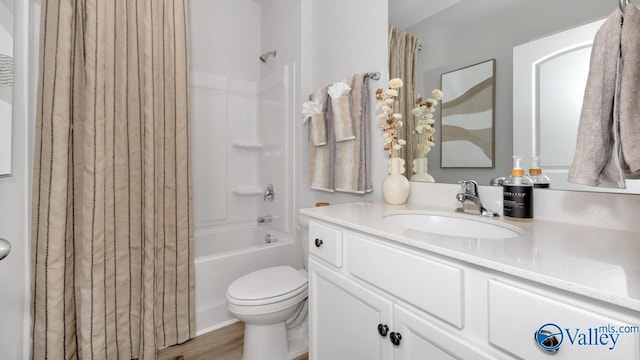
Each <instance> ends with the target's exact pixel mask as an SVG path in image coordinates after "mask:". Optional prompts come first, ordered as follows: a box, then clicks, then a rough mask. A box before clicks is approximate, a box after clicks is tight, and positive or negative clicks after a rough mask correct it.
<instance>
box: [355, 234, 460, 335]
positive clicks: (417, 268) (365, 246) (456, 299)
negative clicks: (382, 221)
mask: <svg viewBox="0 0 640 360" xmlns="http://www.w3.org/2000/svg"><path fill="white" fill-rule="evenodd" d="M347 246H348V253H347V254H348V255H347V258H348V260H347V264H348V269H349V272H350V273H351V274H353V275H354V276H357V277H358V278H360V279H362V280H364V281H366V282H369V283H371V284H373V285H375V286H377V287H379V288H381V289H383V290H384V291H387V292H389V293H390V294H393V295H394V296H396V297H398V298H400V299H402V300H404V301H406V302H408V303H410V304H412V305H414V306H416V307H418V308H419V309H422V310H424V311H426V312H428V313H430V314H432V315H434V316H436V317H439V318H440V319H442V320H445V321H447V322H449V323H451V324H453V325H455V326H457V327H458V328H462V327H463V325H464V319H463V292H462V289H463V270H462V269H461V268H458V267H456V266H452V265H449V264H446V263H444V262H439V261H435V260H432V259H430V258H427V257H425V256H424V255H421V254H419V253H416V252H411V251H407V250H403V249H399V248H396V247H392V246H388V245H386V244H383V243H381V242H378V241H374V240H370V239H367V238H364V237H360V236H357V235H349V238H348V239H347Z"/></svg>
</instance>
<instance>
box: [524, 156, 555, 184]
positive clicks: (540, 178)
mask: <svg viewBox="0 0 640 360" xmlns="http://www.w3.org/2000/svg"><path fill="white" fill-rule="evenodd" d="M529 178H531V181H533V187H534V188H542V189H548V188H549V185H550V184H551V180H550V179H549V177H548V176H547V175H544V174H543V173H542V169H541V168H540V157H539V156H532V157H531V168H530V169H529Z"/></svg>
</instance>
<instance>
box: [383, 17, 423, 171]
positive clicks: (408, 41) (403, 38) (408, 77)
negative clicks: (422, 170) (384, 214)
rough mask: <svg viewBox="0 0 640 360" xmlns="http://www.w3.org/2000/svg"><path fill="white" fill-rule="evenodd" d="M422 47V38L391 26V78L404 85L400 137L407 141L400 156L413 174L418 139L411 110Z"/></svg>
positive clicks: (413, 105) (401, 99) (401, 95)
mask: <svg viewBox="0 0 640 360" xmlns="http://www.w3.org/2000/svg"><path fill="white" fill-rule="evenodd" d="M419 49H420V38H418V37H416V36H413V35H411V34H410V33H408V32H406V31H402V30H400V29H398V28H397V27H395V26H390V27H389V78H390V79H393V78H401V79H402V81H403V82H404V86H403V87H402V88H401V89H400V106H399V110H400V113H401V114H402V118H403V123H404V126H403V127H402V128H401V131H400V138H402V139H405V140H406V141H407V146H406V148H403V150H402V152H401V153H400V157H402V158H403V159H405V160H406V161H407V164H406V168H407V173H406V175H411V167H412V165H411V164H412V162H413V158H414V154H415V152H416V149H415V147H416V145H417V143H416V141H413V137H414V135H413V130H414V129H415V125H416V124H415V117H414V116H413V115H412V114H411V110H412V109H413V108H414V107H415V101H416V97H417V90H416V89H417V83H416V56H417V55H418V51H419Z"/></svg>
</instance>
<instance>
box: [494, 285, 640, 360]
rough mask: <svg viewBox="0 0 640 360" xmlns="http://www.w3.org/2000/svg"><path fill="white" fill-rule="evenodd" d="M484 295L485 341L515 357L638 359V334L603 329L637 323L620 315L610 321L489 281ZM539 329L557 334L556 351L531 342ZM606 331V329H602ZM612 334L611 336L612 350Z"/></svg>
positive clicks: (535, 293)
mask: <svg viewBox="0 0 640 360" xmlns="http://www.w3.org/2000/svg"><path fill="white" fill-rule="evenodd" d="M488 293H489V295H488V296H489V342H490V343H491V344H493V345H495V346H497V347H499V348H501V349H503V350H506V351H507V352H509V353H511V354H513V355H516V356H518V357H520V358H523V359H545V360H548V359H549V355H552V358H553V359H584V360H588V359H612V360H613V359H638V358H640V352H639V349H638V343H639V340H640V338H639V336H640V335H639V334H637V331H636V333H633V334H629V333H624V334H622V333H618V334H610V333H609V330H608V329H618V328H619V327H620V326H625V325H631V326H635V325H638V323H637V321H638V319H626V320H627V321H628V322H625V321H624V318H625V317H624V316H620V317H619V318H614V317H615V316H614V317H612V316H608V315H607V316H605V315H602V314H598V313H594V312H592V311H589V310H587V309H584V308H582V307H580V306H579V304H575V305H574V304H568V303H567V302H566V301H563V300H562V299H559V298H556V299H554V298H551V297H549V296H547V295H545V294H543V293H538V292H535V291H532V290H528V289H524V288H520V287H516V286H513V285H511V284H507V283H504V282H501V281H497V280H489V288H488ZM547 324H549V325H547ZM544 325H546V326H544ZM543 326H544V329H545V330H549V331H552V333H560V334H561V335H558V337H557V340H558V341H559V342H560V346H559V347H558V351H557V352H555V353H554V352H545V351H543V350H542V349H541V348H540V347H539V346H538V344H537V342H536V339H535V333H536V332H537V331H538V329H540V328H541V327H543ZM601 327H602V328H601ZM605 327H606V328H607V331H603V330H604V329H605ZM558 329H559V330H558ZM611 336H614V337H616V344H615V346H614V344H613V342H612V339H611ZM605 342H606V344H605Z"/></svg>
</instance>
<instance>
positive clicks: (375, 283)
mask: <svg viewBox="0 0 640 360" xmlns="http://www.w3.org/2000/svg"><path fill="white" fill-rule="evenodd" d="M309 241H310V258H309V298H310V301H309V316H310V344H309V354H310V359H316V360H322V359H327V360H341V359H344V360H351V359H371V360H377V359H406V360H409V359H415V360H418V359H467V358H468V359H492V358H495V357H492V356H489V355H488V354H485V353H484V352H483V349H481V348H479V347H477V346H474V345H473V344H471V343H467V342H465V339H461V338H459V336H458V334H457V331H456V330H457V329H459V328H460V327H462V325H463V314H462V311H463V309H462V303H461V298H462V270H461V269H459V268H457V267H454V266H451V265H448V264H445V263H442V262H436V261H433V260H432V259H426V258H425V257H422V256H418V255H417V254H415V253H410V252H407V251H406V250H400V249H397V248H394V247H389V246H387V245H385V244H383V243H381V242H378V241H376V240H374V239H372V238H369V237H363V236H361V235H356V234H353V233H350V232H348V231H345V230H344V229H339V228H336V227H334V226H333V225H328V224H324V223H322V224H321V223H318V222H315V221H310V223H309ZM327 244H328V246H327V248H324V249H323V247H324V246H325V245H327ZM336 244H341V245H342V251H341V250H338V249H337V248H336V246H334V245H336ZM336 253H340V254H341V256H342V257H343V258H342V260H341V261H336V258H335V255H336ZM337 264H339V265H337ZM411 271H413V272H414V273H413V274H411V273H407V272H411ZM438 288H440V289H441V290H440V291H437V290H436V289H438ZM387 291H389V292H390V293H387ZM403 299H405V300H403ZM415 306H418V307H419V308H420V309H428V310H429V311H431V312H432V313H433V314H434V316H438V317H440V318H442V319H444V320H438V319H435V318H431V319H429V317H430V315H429V314H428V313H424V312H423V311H421V310H418V309H416V308H415ZM442 321H446V322H448V323H449V324H447V325H445V328H446V329H444V330H443V329H442V328H441V326H442V325H441V323H442Z"/></svg>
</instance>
